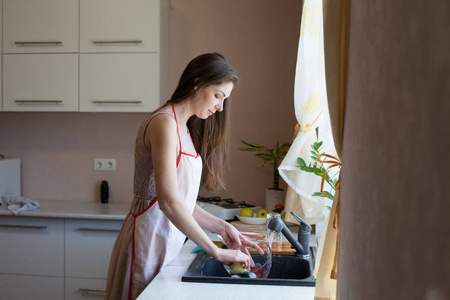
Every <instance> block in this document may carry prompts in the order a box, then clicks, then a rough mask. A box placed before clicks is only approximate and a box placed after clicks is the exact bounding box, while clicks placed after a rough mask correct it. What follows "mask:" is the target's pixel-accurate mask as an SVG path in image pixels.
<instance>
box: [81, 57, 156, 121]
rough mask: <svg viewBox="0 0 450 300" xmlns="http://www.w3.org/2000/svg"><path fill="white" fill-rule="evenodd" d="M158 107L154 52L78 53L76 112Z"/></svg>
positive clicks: (140, 109) (128, 110) (141, 109)
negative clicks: (78, 73)
mask: <svg viewBox="0 0 450 300" xmlns="http://www.w3.org/2000/svg"><path fill="white" fill-rule="evenodd" d="M159 106H160V99H159V54H158V53H102V54H98V53H89V54H80V111H84V112H88V111H89V112H150V111H153V110H155V109H157V108H158V107H159Z"/></svg>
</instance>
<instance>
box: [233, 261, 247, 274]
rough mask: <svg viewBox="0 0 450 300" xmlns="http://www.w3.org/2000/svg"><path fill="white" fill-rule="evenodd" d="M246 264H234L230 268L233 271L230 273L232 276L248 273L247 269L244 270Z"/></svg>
mask: <svg viewBox="0 0 450 300" xmlns="http://www.w3.org/2000/svg"><path fill="white" fill-rule="evenodd" d="M244 266H245V265H244V263H241V262H237V263H234V264H232V265H231V266H230V268H231V271H230V275H235V274H241V273H245V272H248V271H247V269H246V268H244Z"/></svg>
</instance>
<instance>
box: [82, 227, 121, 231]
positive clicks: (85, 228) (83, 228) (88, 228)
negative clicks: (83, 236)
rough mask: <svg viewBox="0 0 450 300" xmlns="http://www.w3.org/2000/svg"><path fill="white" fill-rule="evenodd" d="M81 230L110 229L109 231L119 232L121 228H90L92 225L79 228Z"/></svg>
mask: <svg viewBox="0 0 450 300" xmlns="http://www.w3.org/2000/svg"><path fill="white" fill-rule="evenodd" d="M78 230H80V231H108V232H119V231H120V229H110V228H90V227H81V228H78Z"/></svg>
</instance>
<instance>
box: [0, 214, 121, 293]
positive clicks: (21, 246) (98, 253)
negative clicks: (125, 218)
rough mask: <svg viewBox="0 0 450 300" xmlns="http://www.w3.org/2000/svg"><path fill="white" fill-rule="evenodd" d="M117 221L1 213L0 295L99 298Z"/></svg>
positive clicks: (116, 232) (114, 238) (119, 225)
mask: <svg viewBox="0 0 450 300" xmlns="http://www.w3.org/2000/svg"><path fill="white" fill-rule="evenodd" d="M121 226H122V221H120V220H88V219H59V218H29V217H15V216H1V217H0V241H1V242H0V254H1V255H0V299H14V300H25V299H33V300H36V299H38V300H39V299H46V300H52V299H55V300H61V299H103V297H104V291H105V289H106V277H107V273H108V266H109V260H110V257H111V251H112V248H113V245H114V242H115V240H116V238H117V236H118V233H119V230H120V227H121Z"/></svg>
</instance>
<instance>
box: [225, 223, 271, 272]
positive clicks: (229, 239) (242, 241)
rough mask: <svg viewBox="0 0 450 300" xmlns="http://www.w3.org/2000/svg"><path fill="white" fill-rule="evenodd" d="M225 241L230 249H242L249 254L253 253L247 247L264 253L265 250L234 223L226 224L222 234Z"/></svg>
mask: <svg viewBox="0 0 450 300" xmlns="http://www.w3.org/2000/svg"><path fill="white" fill-rule="evenodd" d="M220 235H221V236H222V238H223V240H224V241H225V244H226V245H227V247H228V248H229V249H235V250H241V251H242V252H244V253H245V254H247V255H248V256H250V258H251V255H250V253H249V252H248V249H247V247H251V248H253V249H255V250H256V251H258V253H259V254H264V251H263V250H262V249H261V248H260V247H259V246H258V244H256V243H254V242H251V241H249V240H247V239H246V238H245V237H244V236H243V235H242V234H241V233H240V232H239V230H237V229H236V228H235V227H234V226H233V225H231V224H229V223H227V224H226V225H225V226H224V230H223V232H222V233H221V234H220ZM252 264H253V260H252ZM253 266H254V265H252V267H253Z"/></svg>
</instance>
